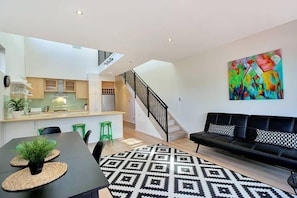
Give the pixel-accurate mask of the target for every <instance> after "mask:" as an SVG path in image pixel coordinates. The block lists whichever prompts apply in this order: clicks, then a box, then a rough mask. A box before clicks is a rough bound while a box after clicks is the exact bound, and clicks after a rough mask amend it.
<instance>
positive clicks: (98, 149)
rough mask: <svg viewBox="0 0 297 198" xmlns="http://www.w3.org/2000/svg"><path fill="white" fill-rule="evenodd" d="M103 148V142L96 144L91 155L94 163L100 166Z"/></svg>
mask: <svg viewBox="0 0 297 198" xmlns="http://www.w3.org/2000/svg"><path fill="white" fill-rule="evenodd" d="M104 146H105V142H104V141H99V142H97V144H96V145H95V147H94V150H93V153H92V155H93V157H94V158H95V160H96V162H97V163H98V164H99V165H100V159H101V154H102V151H103V148H104Z"/></svg>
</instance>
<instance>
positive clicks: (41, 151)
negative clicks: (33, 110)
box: [16, 136, 56, 175]
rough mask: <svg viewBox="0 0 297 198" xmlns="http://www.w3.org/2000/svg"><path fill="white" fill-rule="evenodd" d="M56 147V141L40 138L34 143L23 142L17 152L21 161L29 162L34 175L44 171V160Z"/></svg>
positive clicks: (33, 141) (44, 137) (18, 146)
mask: <svg viewBox="0 0 297 198" xmlns="http://www.w3.org/2000/svg"><path fill="white" fill-rule="evenodd" d="M55 147H56V141H54V140H48V139H47V137H46V136H38V137H37V138H35V139H34V140H32V141H27V142H22V143H20V144H18V145H17V147H16V152H17V154H18V157H19V158H21V159H25V160H28V161H29V162H28V166H29V168H30V172H31V174H32V175H36V174H38V173H40V172H41V171H42V167H43V164H44V159H45V158H46V157H47V156H48V155H49V154H50V153H51V152H52V150H53V149H54V148H55Z"/></svg>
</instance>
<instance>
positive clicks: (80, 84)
mask: <svg viewBox="0 0 297 198" xmlns="http://www.w3.org/2000/svg"><path fill="white" fill-rule="evenodd" d="M75 84H76V94H75V95H76V98H80V99H86V98H88V97H89V84H88V81H83V80H76V81H75Z"/></svg>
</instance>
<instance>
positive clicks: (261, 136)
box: [255, 129, 297, 149]
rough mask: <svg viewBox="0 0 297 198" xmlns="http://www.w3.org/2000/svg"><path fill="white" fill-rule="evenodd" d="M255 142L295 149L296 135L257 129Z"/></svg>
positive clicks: (296, 144) (296, 147)
mask: <svg viewBox="0 0 297 198" xmlns="http://www.w3.org/2000/svg"><path fill="white" fill-rule="evenodd" d="M255 142H261V143H267V144H274V145H278V146H284V147H288V148H295V149H297V134H296V133H289V132H279V131H266V130H262V129H257V137H256V139H255Z"/></svg>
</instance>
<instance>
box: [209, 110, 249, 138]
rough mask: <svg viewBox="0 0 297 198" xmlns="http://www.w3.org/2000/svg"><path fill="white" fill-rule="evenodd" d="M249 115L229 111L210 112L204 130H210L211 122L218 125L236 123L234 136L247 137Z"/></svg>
mask: <svg viewBox="0 0 297 198" xmlns="http://www.w3.org/2000/svg"><path fill="white" fill-rule="evenodd" d="M248 117H249V116H248V115H246V114H229V113H212V112H210V113H208V114H207V118H206V122H205V127H204V131H208V128H209V124H210V123H212V124H218V125H234V126H235V129H234V137H235V138H246V129H247V121H248Z"/></svg>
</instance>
